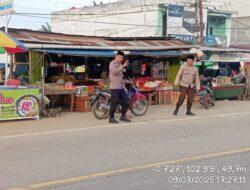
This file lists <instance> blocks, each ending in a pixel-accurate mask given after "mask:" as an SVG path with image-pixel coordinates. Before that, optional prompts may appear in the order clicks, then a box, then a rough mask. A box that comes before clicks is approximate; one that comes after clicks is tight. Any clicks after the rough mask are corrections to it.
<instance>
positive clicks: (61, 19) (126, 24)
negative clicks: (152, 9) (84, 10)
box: [18, 14, 250, 30]
mask: <svg viewBox="0 0 250 190" xmlns="http://www.w3.org/2000/svg"><path fill="white" fill-rule="evenodd" d="M18 16H23V17H32V18H41V19H50V17H43V16H32V15H21V14H20V15H18ZM54 19H55V20H60V21H71V22H83V23H92V24H109V25H121V26H122V25H123V26H142V27H143V26H146V27H158V25H146V24H130V23H117V22H100V21H97V22H93V21H84V20H73V19H63V18H54ZM168 28H176V29H178V28H183V27H170V26H169V27H168ZM186 28H187V29H194V28H197V27H186ZM214 29H242V30H248V29H250V26H249V27H248V28H232V27H231V28H230V27H228V28H226V27H214Z"/></svg>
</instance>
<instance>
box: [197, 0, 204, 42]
mask: <svg viewBox="0 0 250 190" xmlns="http://www.w3.org/2000/svg"><path fill="white" fill-rule="evenodd" d="M198 1H199V2H198V8H199V21H200V23H199V25H200V27H199V28H200V31H199V32H200V35H199V45H203V38H204V36H203V34H204V23H203V0H198Z"/></svg>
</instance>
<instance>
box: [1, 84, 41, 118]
mask: <svg viewBox="0 0 250 190" xmlns="http://www.w3.org/2000/svg"><path fill="white" fill-rule="evenodd" d="M39 93H40V92H39V89H1V88H0V120H11V119H38V118H39V101H38V96H39Z"/></svg>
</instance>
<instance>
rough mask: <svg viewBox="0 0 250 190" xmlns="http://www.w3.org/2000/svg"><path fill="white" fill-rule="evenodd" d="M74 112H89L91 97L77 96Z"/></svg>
mask: <svg viewBox="0 0 250 190" xmlns="http://www.w3.org/2000/svg"><path fill="white" fill-rule="evenodd" d="M74 111H75V112H89V111H91V107H90V97H88V96H76V97H75V100H74Z"/></svg>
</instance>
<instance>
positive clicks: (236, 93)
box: [213, 84, 246, 99]
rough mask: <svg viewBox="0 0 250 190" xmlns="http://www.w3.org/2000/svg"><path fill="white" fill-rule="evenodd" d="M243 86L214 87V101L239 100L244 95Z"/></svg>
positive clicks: (244, 86)
mask: <svg viewBox="0 0 250 190" xmlns="http://www.w3.org/2000/svg"><path fill="white" fill-rule="evenodd" d="M245 88H246V85H245V84H233V85H216V86H214V87H213V90H214V96H215V99H233V98H238V99H241V98H243V97H244V95H245Z"/></svg>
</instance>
